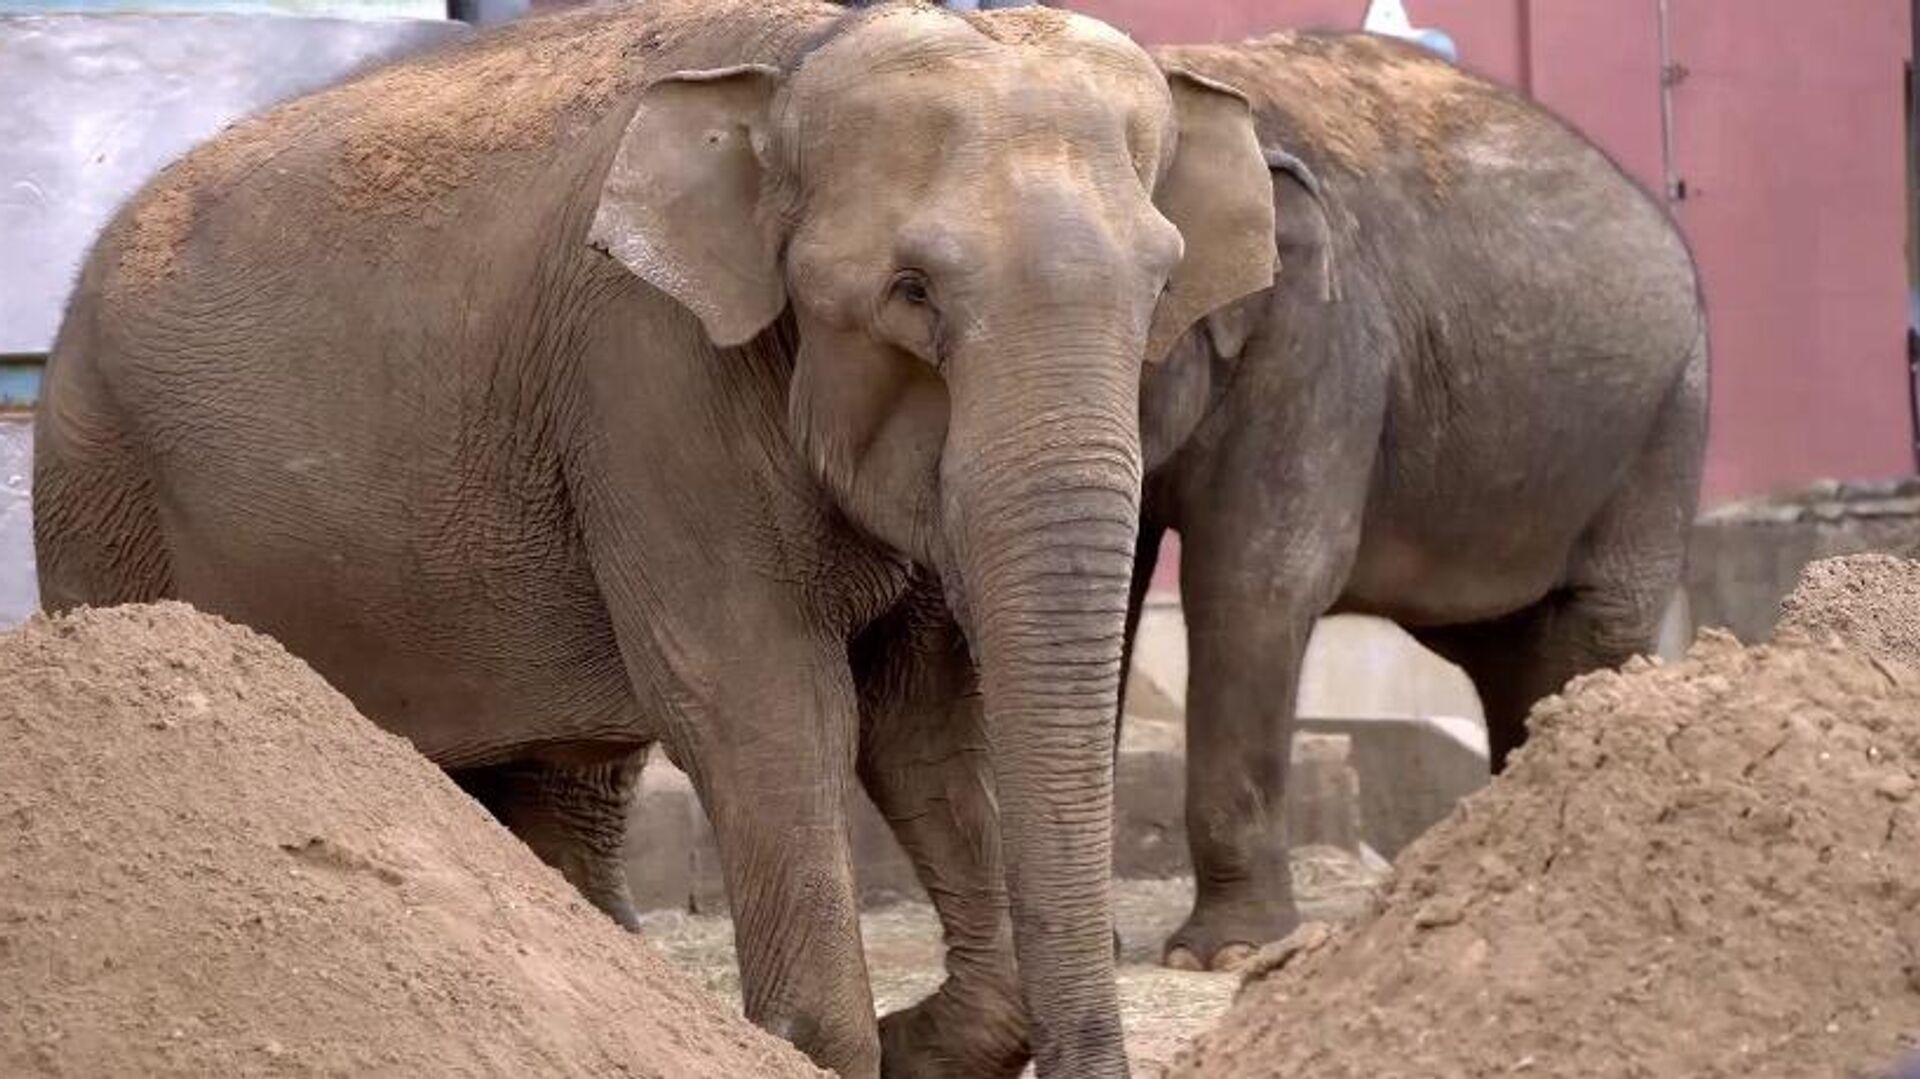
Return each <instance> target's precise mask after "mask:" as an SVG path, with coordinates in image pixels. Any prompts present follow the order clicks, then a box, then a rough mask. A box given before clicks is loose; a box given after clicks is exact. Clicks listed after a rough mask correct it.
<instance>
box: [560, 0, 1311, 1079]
mask: <svg viewBox="0 0 1920 1079" xmlns="http://www.w3.org/2000/svg"><path fill="white" fill-rule="evenodd" d="M1272 235H1273V209H1272V193H1271V188H1270V186H1269V184H1268V180H1267V168H1266V165H1265V163H1264V162H1263V161H1262V159H1261V155H1260V148H1259V145H1258V142H1257V140H1256V138H1255V134H1254V128H1253V121H1252V115H1251V111H1250V109H1249V107H1248V105H1247V103H1246V101H1245V100H1244V99H1242V98H1241V97H1240V96H1239V95H1237V94H1236V93H1234V92H1233V91H1231V90H1228V89H1226V88H1224V87H1221V86H1217V85H1214V84H1212V83H1208V82H1206V81H1204V80H1201V79H1198V78H1194V77H1189V76H1185V75H1179V74H1175V75H1172V76H1165V75H1163V74H1162V73H1161V72H1160V71H1159V70H1158V69H1157V68H1156V67H1155V65H1154V63H1153V62H1152V61H1151V60H1150V59H1149V58H1148V57H1147V55H1146V54H1145V53H1144V52H1142V51H1141V50H1140V49H1139V48H1138V47H1137V46H1135V45H1134V44H1133V43H1132V42H1131V41H1129V40H1128V39H1126V38H1125V37H1124V36H1122V35H1120V34H1119V33H1118V32H1116V31H1114V30H1112V29H1110V28H1108V27H1106V26H1104V25H1103V24H1101V23H1098V22H1095V21H1093V20H1090V19H1086V18H1083V17H1079V16H1075V15H1070V14H1067V13H1064V12H1060V11H1055V10H1049V9H1045V8H1027V9H1021V10H1013V11H1004V12H996V13H993V14H990V15H988V14H981V15H972V16H965V17H963V16H960V15H956V14H952V13H948V12H944V11H941V10H939V9H935V8H929V7H926V6H922V5H889V6H883V7H879V8H874V9H869V10H865V11H859V12H851V13H849V14H848V15H846V16H845V17H844V18H842V19H840V20H838V21H837V22H835V23H834V24H833V25H832V27H831V29H830V30H829V31H828V32H827V33H825V34H823V35H822V36H821V37H820V38H819V39H817V40H816V41H815V42H814V43H813V44H812V45H811V46H810V47H809V48H808V49H807V50H806V52H805V55H804V57H803V58H802V59H801V60H800V61H799V62H797V63H795V64H793V65H790V67H789V69H787V70H774V69H771V68H765V67H743V68H731V69H725V70H718V71H703V72H687V73H682V74H678V75H675V76H672V77H670V78H667V79H664V80H661V81H660V82H658V83H655V84H654V85H652V86H651V87H650V88H649V89H647V90H646V91H645V92H644V93H643V94H642V96H641V97H640V99H639V102H638V105H637V107H636V109H635V112H634V114H633V117H632V120H631V122H630V124H629V127H628V128H627V131H626V134H625V136H624V139H623V141H622V143H621V145H620V147H619V149H618V151H617V153H616V155H615V159H614V161H613V163H612V165H611V168H610V169H609V172H608V174H607V178H606V181H605V185H604V188H603V191H602V194H601V201H600V204H599V207H598V210H597V213H596V216H595V219H594V224H593V232H592V238H593V240H594V242H595V243H597V244H599V245H600V246H601V247H603V248H604V249H605V250H607V251H608V252H609V253H611V254H612V255H613V256H614V257H616V258H618V259H619V260H620V261H621V262H623V263H624V264H625V265H626V266H627V267H629V268H630V269H631V270H632V271H633V272H634V273H635V274H637V275H639V276H640V277H641V278H644V279H645V280H646V281H647V282H649V283H651V284H652V285H653V286H655V287H656V288H658V289H660V290H661V291H663V292H665V293H667V294H668V295H670V296H672V297H673V298H675V299H676V300H678V301H679V302H680V303H681V304H683V305H685V307H686V308H687V309H689V310H690V311H691V312H692V313H693V314H695V315H697V316H698V317H699V319H700V321H701V323H702V324H703V325H704V326H705V328H706V331H707V334H708V336H709V337H710V338H711V340H712V342H713V343H714V344H715V345H718V346H734V345H740V344H743V343H745V342H747V341H749V340H750V339H753V338H755V337H756V336H757V335H759V334H761V333H762V332H763V331H766V330H767V328H768V327H769V326H770V325H772V324H773V323H774V322H775V320H776V319H779V318H780V317H781V316H782V315H783V313H785V312H787V311H789V310H790V311H791V319H792V329H793V330H794V332H795V337H796V339H797V342H798V344H797V349H796V352H795V355H794V370H793V375H792V381H791V385H790V389H789V400H788V424H789V428H790V436H791V438H792V440H793V443H794V446H795V448H796V450H797V452H798V453H799V454H800V455H801V457H802V458H803V459H804V460H805V461H806V462H807V463H808V465H809V467H810V468H811V469H812V470H813V472H814V474H815V476H816V477H817V479H818V481H819V482H820V483H821V484H822V485H823V486H824V487H825V488H826V489H827V490H828V491H830V492H831V493H832V496H833V498H834V500H835V501H837V503H838V504H839V506H840V507H841V509H842V511H843V512H844V513H845V514H846V515H847V516H848V517H849V518H850V519H851V520H853V521H854V522H856V523H857V524H858V525H859V526H861V527H862V528H863V529H865V530H866V531H867V532H868V533H870V534H871V535H873V536H875V537H878V538H879V539H880V540H882V541H883V542H885V543H886V544H888V545H890V546H892V547H893V548H895V549H897V550H899V551H901V552H903V553H905V554H906V555H908V556H910V557H912V558H913V559H915V560H917V561H920V562H922V563H923V564H926V565H930V566H932V567H934V568H935V569H937V570H938V572H939V573H940V575H941V578H942V581H943V582H944V584H945V587H946V589H947V593H948V597H949V601H950V603H951V604H952V606H953V609H954V611H955V613H956V614H957V615H958V617H959V619H960V622H961V625H962V626H963V627H964V629H965V630H966V632H967V636H968V639H969V641H970V643H971V645H972V648H973V652H974V655H975V657H976V659H977V660H978V662H979V664H980V671H981V686H982V693H983V697H984V705H985V709H986V714H987V721H988V726H989V733H990V740H991V755H992V761H993V767H994V769H995V780H996V787H997V792H998V805H999V808H1000V813H1001V823H1002V828H1003V837H1004V841H1005V849H1006V855H1007V864H1008V872H1009V888H1010V894H1011V897H1012V906H1013V921H1014V933H1015V942H1016V949H1017V954H1018V958H1019V964H1020V968H1021V978H1022V989H1023V993H1024V995H1025V999H1026V1003H1027V1007H1028V1011H1029V1015H1030V1019H1031V1022H1032V1028H1033V1032H1034V1043H1035V1055H1036V1057H1037V1059H1038V1062H1039V1064H1040V1066H1041V1068H1042V1070H1043V1072H1050V1073H1054V1074H1060V1073H1069V1072H1070V1073H1071V1074H1074V1075H1094V1074H1114V1073H1118V1072H1120V1071H1122V1070H1124V1058H1123V1057H1122V1055H1121V1051H1120V1042H1119V1018H1118V1011H1117V1006H1116V1001H1115V994H1114V983H1113V967H1112V964H1113V957H1112V948H1111V941H1110V937H1109V927H1110V924H1111V917H1110V910H1109V902H1108V880H1109V873H1110V865H1111V863H1110V857H1109V844H1110V824H1109V821H1110V813H1111V793H1112V792H1111V787H1112V778H1111V745H1112V724H1113V714H1114V708H1115V702H1116V696H1117V693H1118V689H1119V680H1120V642H1121V632H1122V623H1123V618H1124V615H1125V611H1126V606H1127V591H1128V580H1129V573H1130V568H1131V560H1132V552H1133V545H1134V535H1135V529H1136V527H1137V517H1138V510H1139V491H1140V481H1141V458H1140V440H1139V431H1138V405H1139V386H1140V379H1141V365H1142V363H1143V360H1146V361H1151V360H1153V359H1156V358H1157V357H1158V356H1160V355H1161V354H1163V353H1165V352H1166V350H1167V349H1168V348H1169V347H1170V346H1171V343H1172V342H1173V341H1174V340H1175V339H1176V338H1178V337H1179V336H1180V335H1181V334H1182V333H1183V332H1184V331H1185V330H1186V328H1187V327H1188V326H1189V325H1190V324H1192V323H1193V322H1194V321H1195V320H1197V319H1199V318H1201V317H1203V316H1204V315H1205V314H1206V313H1207V312H1209V311H1211V310H1213V309H1215V308H1217V307H1220V306H1222V305H1224V304H1226V303H1228V302H1230V301H1232V300H1234V299H1236V298H1238V297H1240V296H1242V295H1245V294H1247V293H1250V292H1254V291H1257V290H1259V289H1262V288H1265V287H1266V286H1267V285H1269V284H1270V283H1271V280H1272V261H1273V255H1272V252H1273V243H1272ZM1183 253H1184V256H1185V257H1184V258H1183ZM727 359H728V357H727V355H725V354H724V353H722V354H721V355H719V356H717V357H716V359H715V362H721V363H724V362H727Z"/></svg>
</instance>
